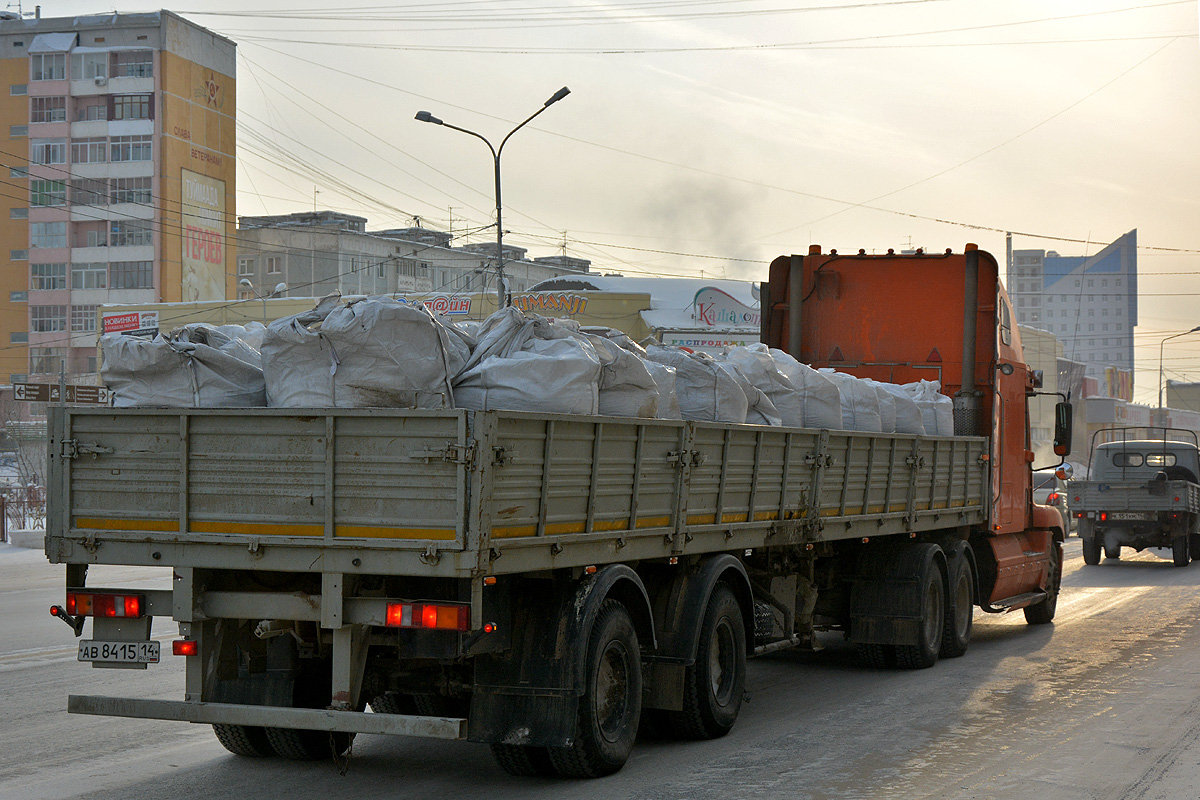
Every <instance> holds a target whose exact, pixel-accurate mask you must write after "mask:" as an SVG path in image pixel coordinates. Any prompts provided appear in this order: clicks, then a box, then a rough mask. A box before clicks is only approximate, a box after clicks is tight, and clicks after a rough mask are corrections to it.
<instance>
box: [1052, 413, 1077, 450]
mask: <svg viewBox="0 0 1200 800" xmlns="http://www.w3.org/2000/svg"><path fill="white" fill-rule="evenodd" d="M1073 413H1074V409H1073V408H1071V404H1070V403H1056V404H1055V405H1054V455H1056V456H1067V455H1070V453H1071V418H1072V415H1073Z"/></svg>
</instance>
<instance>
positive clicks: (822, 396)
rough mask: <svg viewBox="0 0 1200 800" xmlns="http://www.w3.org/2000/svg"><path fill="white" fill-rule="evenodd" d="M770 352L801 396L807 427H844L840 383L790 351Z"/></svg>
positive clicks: (804, 425) (836, 428) (835, 429)
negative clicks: (799, 359)
mask: <svg viewBox="0 0 1200 800" xmlns="http://www.w3.org/2000/svg"><path fill="white" fill-rule="evenodd" d="M768 352H769V353H770V354H771V359H772V360H773V361H774V362H775V365H776V366H777V367H778V368H779V371H780V372H781V373H783V375H784V376H785V377H786V378H787V379H788V381H789V382H791V384H792V386H793V387H794V388H795V390H796V393H797V394H798V395H799V397H800V404H801V408H802V409H803V415H804V417H803V419H804V422H803V423H802V425H803V427H805V428H825V429H826V430H833V431H837V430H841V429H842V427H843V422H842V393H841V390H840V389H839V388H838V385H837V384H836V383H834V381H832V380H831V379H830V378H828V377H827V376H825V375H822V374H821V373H820V372H818V371H817V370H815V369H813V368H812V367H810V366H808V365H807V364H801V363H800V362H799V361H797V360H796V359H795V358H793V357H792V356H791V354H789V353H785V352H783V351H782V350H777V349H775V348H770V349H769V351H768ZM776 407H778V405H777V406H776ZM782 410H783V409H780V411H782Z"/></svg>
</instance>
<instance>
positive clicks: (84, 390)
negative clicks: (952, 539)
mask: <svg viewBox="0 0 1200 800" xmlns="http://www.w3.org/2000/svg"><path fill="white" fill-rule="evenodd" d="M12 387H13V399H14V400H26V401H28V402H31V403H58V402H67V403H75V404H82V405H102V406H106V405H108V399H109V396H110V393H109V391H108V387H107V386H73V385H70V384H68V385H67V386H64V387H61V389H60V387H59V385H58V384H57V383H14V384H13V385H12ZM64 389H65V390H66V391H65V394H66V397H65V398H63V397H62V394H63V391H62V390H64Z"/></svg>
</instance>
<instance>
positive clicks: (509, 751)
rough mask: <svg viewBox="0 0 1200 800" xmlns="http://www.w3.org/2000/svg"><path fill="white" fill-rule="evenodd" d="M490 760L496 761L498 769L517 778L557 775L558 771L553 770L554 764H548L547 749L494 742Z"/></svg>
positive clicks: (548, 750) (548, 753) (548, 755)
mask: <svg viewBox="0 0 1200 800" xmlns="http://www.w3.org/2000/svg"><path fill="white" fill-rule="evenodd" d="M492 758H494V759H496V763H497V764H499V765H500V769H502V770H504V771H505V772H507V773H508V774H509V775H516V776H517V777H519V778H534V777H537V776H539V775H540V776H542V777H553V776H555V775H558V770H556V769H555V768H554V764H552V763H550V748H548V747H533V746H531V745H523V744H501V743H499V742H494V743H493V744H492Z"/></svg>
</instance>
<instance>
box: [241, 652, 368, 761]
mask: <svg viewBox="0 0 1200 800" xmlns="http://www.w3.org/2000/svg"><path fill="white" fill-rule="evenodd" d="M330 669H331V666H330V664H329V662H312V663H305V662H302V665H301V667H300V669H299V670H298V671H297V673H296V678H295V681H294V683H293V689H292V707H293V708H325V707H326V706H328V705H329V700H330V693H331V691H332V689H331V686H330V683H331V672H330ZM360 710H361V709H360ZM265 730H266V733H267V739H268V740H269V741H270V742H271V747H273V748H274V749H275V752H276V753H278V754H279V755H281V756H283V757H284V758H290V759H293V760H295V761H317V760H320V759H323V758H330V757H340V756H343V755H345V754H346V752H347V751H349V750H350V745H351V744H353V743H354V734H353V733H342V732H340V731H338V732H333V733H331V732H329V731H310V730H300V729H298V728H266V729H265Z"/></svg>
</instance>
